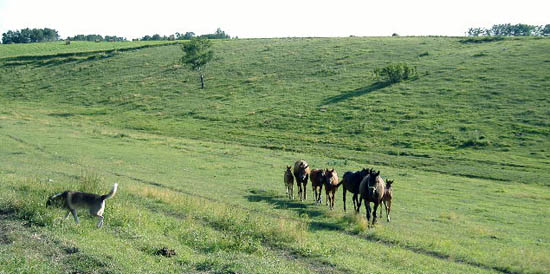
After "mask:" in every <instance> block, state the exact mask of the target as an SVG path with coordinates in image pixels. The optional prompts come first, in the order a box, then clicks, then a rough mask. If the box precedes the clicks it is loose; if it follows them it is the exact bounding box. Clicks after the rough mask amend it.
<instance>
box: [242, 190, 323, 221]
mask: <svg viewBox="0 0 550 274" xmlns="http://www.w3.org/2000/svg"><path fill="white" fill-rule="evenodd" d="M245 197H246V198H247V199H248V201H249V202H267V203H270V204H272V205H274V206H275V208H276V209H289V210H292V211H294V212H297V213H298V214H299V215H300V216H303V215H306V216H309V217H319V216H323V215H325V214H324V212H323V211H322V210H321V209H320V208H314V207H316V206H313V205H306V204H305V203H306V202H300V200H299V199H298V200H289V199H288V198H286V197H281V196H277V195H276V194H274V193H273V192H271V191H265V190H257V189H253V190H250V195H246V196H245Z"/></svg>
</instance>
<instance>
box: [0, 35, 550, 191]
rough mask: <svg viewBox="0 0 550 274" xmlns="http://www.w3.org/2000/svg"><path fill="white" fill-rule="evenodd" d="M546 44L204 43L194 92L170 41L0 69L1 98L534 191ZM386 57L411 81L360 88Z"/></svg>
mask: <svg viewBox="0 0 550 274" xmlns="http://www.w3.org/2000/svg"><path fill="white" fill-rule="evenodd" d="M549 44H550V40H548V39H509V40H504V41H498V42H491V43H479V44H471V43H461V40H460V39H458V38H456V39H454V38H342V39H321V38H318V39H256V40H228V41H217V42H216V43H215V51H216V59H215V60H214V61H213V62H212V64H210V65H209V67H207V70H206V76H207V79H206V83H207V88H206V89H205V90H200V89H199V88H198V85H197V75H196V74H195V73H193V72H190V71H188V70H186V69H185V68H183V67H181V66H180V65H179V63H178V60H179V57H180V56H181V54H182V52H181V50H180V49H179V46H168V47H160V48H147V49H142V50H138V51H131V52H123V53H118V54H116V53H115V54H109V55H104V56H100V57H97V58H95V57H94V58H85V59H82V60H74V58H70V57H68V58H55V60H50V62H48V60H46V61H44V60H41V61H40V62H36V63H30V64H29V63H28V62H22V64H20V65H18V63H17V62H13V61H10V62H4V63H3V65H2V68H1V70H2V74H1V76H0V77H1V78H0V81H1V82H2V93H1V96H2V97H1V98H3V100H8V101H13V100H16V101H23V102H24V101H33V102H41V104H43V105H44V106H46V107H51V108H52V110H54V109H56V108H58V106H60V108H62V109H64V110H66V111H64V112H63V113H59V115H65V116H72V115H77V116H83V117H86V118H91V119H94V120H96V121H100V122H103V123H105V124H108V125H113V126H116V127H121V128H129V129H139V130H144V131H149V132H154V133H158V134H163V135H168V136H181V137H187V138H197V139H208V140H218V141H223V142H231V143H240V144H245V145H253V146H258V147H267V148H272V149H281V150H291V151H301V152H315V153H323V154H325V155H330V156H331V157H337V158H340V159H351V160H356V161H361V162H365V163H371V164H375V163H376V164H384V165H393V166H403V167H405V166H415V167H417V168H421V169H423V170H430V171H438V172H444V173H449V174H460V175H464V176H470V175H471V176H477V177H487V178H491V179H497V180H507V181H510V180H512V179H510V178H511V177H516V178H517V179H514V180H519V181H521V182H524V183H538V184H547V183H548V182H549V181H550V180H549V179H550V178H549V177H548V176H546V175H547V174H548V173H549V172H548V163H549V157H550V152H549V151H548V147H550V138H549V134H550V132H549V131H550V127H549V123H550V122H549V121H548V117H549V115H550V110H549V109H550V102H549V100H550V96H549V92H550V90H549V88H548V87H549V86H550V84H549V83H550V79H549V77H548V75H547V73H546V72H547V71H549V70H550V53H549V52H548V50H547V49H548V47H549V46H550V45H549ZM12 59H13V58H12ZM399 62H406V63H408V64H410V65H414V66H416V67H417V69H418V71H419V73H420V77H419V79H417V80H415V81H408V82H403V83H398V84H395V85H391V86H386V85H380V84H379V83H377V82H376V81H375V80H374V79H373V75H372V70H373V69H374V68H377V67H382V66H385V65H387V64H391V63H399ZM448 163H450V164H448ZM541 169H542V170H544V171H545V172H540V171H541ZM510 170H513V171H514V172H513V174H512V173H510V172H509V171H510ZM541 173H542V174H541ZM541 175H542V176H543V177H540V176H541Z"/></svg>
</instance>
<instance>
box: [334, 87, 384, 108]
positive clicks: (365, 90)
mask: <svg viewBox="0 0 550 274" xmlns="http://www.w3.org/2000/svg"><path fill="white" fill-rule="evenodd" d="M390 85H391V83H390V82H376V83H374V84H371V85H369V86H367V87H364V88H359V89H356V90H353V91H348V92H345V93H342V94H340V95H336V96H332V97H329V98H326V99H325V100H323V105H328V104H336V103H340V102H342V101H345V100H349V99H351V98H355V97H359V96H363V95H365V94H369V93H371V92H374V91H377V90H379V89H383V88H385V87H388V86H390Z"/></svg>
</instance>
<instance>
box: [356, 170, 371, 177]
mask: <svg viewBox="0 0 550 274" xmlns="http://www.w3.org/2000/svg"><path fill="white" fill-rule="evenodd" d="M369 173H370V170H369V169H367V168H363V169H361V171H359V175H360V176H361V178H365V176H367V175H369Z"/></svg>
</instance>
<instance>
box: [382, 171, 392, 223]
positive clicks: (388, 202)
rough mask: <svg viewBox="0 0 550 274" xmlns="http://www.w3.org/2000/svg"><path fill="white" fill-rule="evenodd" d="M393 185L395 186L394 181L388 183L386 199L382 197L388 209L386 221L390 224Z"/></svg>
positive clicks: (385, 192) (385, 193)
mask: <svg viewBox="0 0 550 274" xmlns="http://www.w3.org/2000/svg"><path fill="white" fill-rule="evenodd" d="M392 184H393V180H387V181H386V189H385V191H384V197H382V202H383V203H384V207H385V208H386V220H387V221H388V222H389V221H390V220H391V218H390V211H391V200H392V199H393V188H392V187H391V185H392ZM380 217H382V207H381V206H380Z"/></svg>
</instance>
